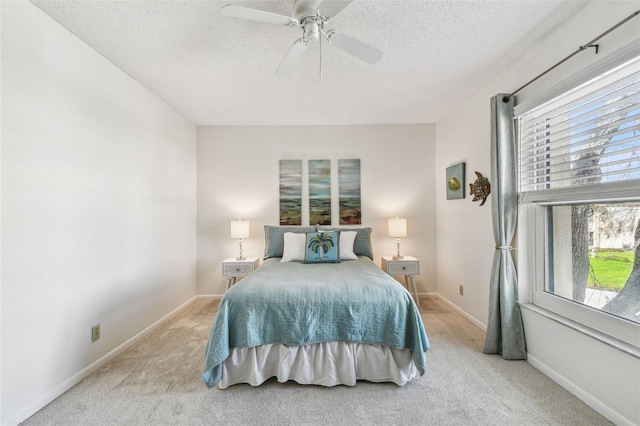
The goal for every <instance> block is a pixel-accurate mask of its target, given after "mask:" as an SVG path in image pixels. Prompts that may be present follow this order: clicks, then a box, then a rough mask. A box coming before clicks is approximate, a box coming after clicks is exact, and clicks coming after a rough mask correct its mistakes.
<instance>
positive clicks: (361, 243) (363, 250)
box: [316, 225, 373, 260]
mask: <svg viewBox="0 0 640 426" xmlns="http://www.w3.org/2000/svg"><path fill="white" fill-rule="evenodd" d="M316 229H317V230H318V232H320V231H325V232H326V231H336V232H339V231H341V230H342V231H356V232H357V234H356V239H355V241H354V242H353V252H354V253H355V254H356V255H357V256H367V257H368V258H369V259H371V260H373V247H371V228H356V227H346V226H345V227H343V228H332V227H330V226H323V225H318V226H316Z"/></svg>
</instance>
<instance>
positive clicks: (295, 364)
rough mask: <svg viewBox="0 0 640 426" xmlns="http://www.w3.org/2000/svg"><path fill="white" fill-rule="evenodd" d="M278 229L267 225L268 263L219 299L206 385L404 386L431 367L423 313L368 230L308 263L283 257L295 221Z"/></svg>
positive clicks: (209, 344) (297, 230)
mask: <svg viewBox="0 0 640 426" xmlns="http://www.w3.org/2000/svg"><path fill="white" fill-rule="evenodd" d="M273 228H275V230H274V231H273V232H272V233H271V234H273V233H276V234H277V235H276V236H275V237H274V236H273V235H270V232H269V229H267V227H265V230H266V236H265V240H266V247H265V258H266V259H265V260H264V262H263V264H262V265H261V266H260V267H259V268H258V269H257V270H256V271H254V272H253V273H252V274H250V275H248V276H247V277H245V278H243V279H242V280H240V281H239V282H238V283H237V284H236V285H235V286H233V287H232V288H231V289H229V290H228V291H227V292H226V293H225V295H224V296H223V298H222V300H221V301H220V306H219V309H218V312H217V314H216V317H215V319H214V323H213V326H212V328H211V332H210V335H209V340H208V342H207V347H206V353H205V367H204V374H203V380H204V382H205V384H206V385H207V386H209V387H213V386H218V387H219V388H221V389H225V388H227V387H229V386H231V385H234V384H238V383H248V384H250V385H254V386H257V385H260V384H262V383H263V382H265V381H266V380H268V379H270V378H272V377H275V378H276V379H277V380H278V381H279V382H286V381H288V380H293V381H295V382H297V383H300V384H316V385H323V386H335V385H350V386H353V385H355V384H356V382H357V381H358V380H367V381H371V382H393V383H396V384H397V385H400V386H402V385H404V384H406V383H407V382H409V381H412V380H414V379H415V378H416V377H418V376H419V375H422V374H424V371H425V359H426V357H425V352H426V351H427V350H428V349H429V342H428V339H427V335H426V332H425V330H424V325H423V322H422V319H421V317H420V312H419V310H418V307H417V306H416V304H415V302H414V300H413V298H412V297H411V295H410V294H409V292H408V291H407V290H406V289H405V288H404V287H403V286H402V285H401V284H400V283H399V282H397V281H396V280H395V279H393V278H392V277H390V276H388V275H387V274H385V273H384V272H383V271H381V270H380V268H378V267H377V266H376V265H375V263H374V262H373V260H372V257H373V255H372V253H371V251H370V239H369V243H367V241H366V239H367V237H369V235H370V229H366V228H359V230H358V235H357V237H360V240H358V238H356V239H355V240H356V241H357V244H356V241H354V240H353V239H352V240H351V241H352V246H353V252H354V253H351V254H350V255H349V256H347V253H346V252H347V251H349V249H348V248H345V249H344V250H341V251H342V253H343V255H342V256H340V258H339V259H338V260H339V261H333V262H331V261H324V260H323V261H321V262H319V263H307V262H304V261H296V260H293V261H284V262H283V261H282V260H283V259H285V258H286V257H287V250H286V249H285V248H284V241H283V242H282V244H281V241H280V240H281V239H284V238H283V235H284V233H287V235H288V236H290V234H291V233H292V232H291V228H287V227H273ZM361 229H364V231H360V230H361ZM312 232H316V228H310V229H307V228H302V227H298V228H293V233H295V234H305V236H306V238H309V235H311V233H312ZM336 232H337V234H338V235H339V234H340V233H341V231H339V230H338V231H336ZM367 232H368V234H367ZM345 235H346V234H345ZM300 238H302V237H301V236H300ZM369 238H370V237H369ZM345 240H348V239H347V238H345ZM306 241H308V240H306ZM306 241H305V242H306ZM274 245H275V246H276V249H275V250H274V249H273V246H274ZM306 245H309V244H306ZM336 246H338V244H336ZM336 248H338V247H336ZM339 248H340V249H343V248H344V247H343V245H342V242H341V243H340V244H339ZM280 249H282V250H280ZM283 251H284V253H283ZM355 252H359V253H355ZM362 253H364V255H363V254H362ZM347 257H348V260H346V258H347Z"/></svg>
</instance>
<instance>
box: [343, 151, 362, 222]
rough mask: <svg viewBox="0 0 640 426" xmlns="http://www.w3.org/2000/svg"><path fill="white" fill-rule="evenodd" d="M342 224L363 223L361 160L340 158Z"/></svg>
mask: <svg viewBox="0 0 640 426" xmlns="http://www.w3.org/2000/svg"><path fill="white" fill-rule="evenodd" d="M338 183H339V185H338V188H339V190H338V194H339V198H340V200H339V202H338V203H339V206H340V225H360V224H362V206H361V201H360V200H361V197H360V160H338Z"/></svg>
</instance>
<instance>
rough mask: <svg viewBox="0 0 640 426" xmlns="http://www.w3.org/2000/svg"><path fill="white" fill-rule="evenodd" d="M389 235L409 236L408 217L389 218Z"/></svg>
mask: <svg viewBox="0 0 640 426" xmlns="http://www.w3.org/2000/svg"><path fill="white" fill-rule="evenodd" d="M389 236H390V237H396V238H403V237H406V236H407V219H405V218H401V217H396V218H393V219H389Z"/></svg>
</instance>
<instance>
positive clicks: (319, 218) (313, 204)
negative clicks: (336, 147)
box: [309, 160, 331, 226]
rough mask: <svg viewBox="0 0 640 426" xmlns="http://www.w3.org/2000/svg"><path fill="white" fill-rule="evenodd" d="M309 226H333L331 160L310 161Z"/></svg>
mask: <svg viewBox="0 0 640 426" xmlns="http://www.w3.org/2000/svg"><path fill="white" fill-rule="evenodd" d="M309 225H311V226H313V225H331V161H330V160H309Z"/></svg>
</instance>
